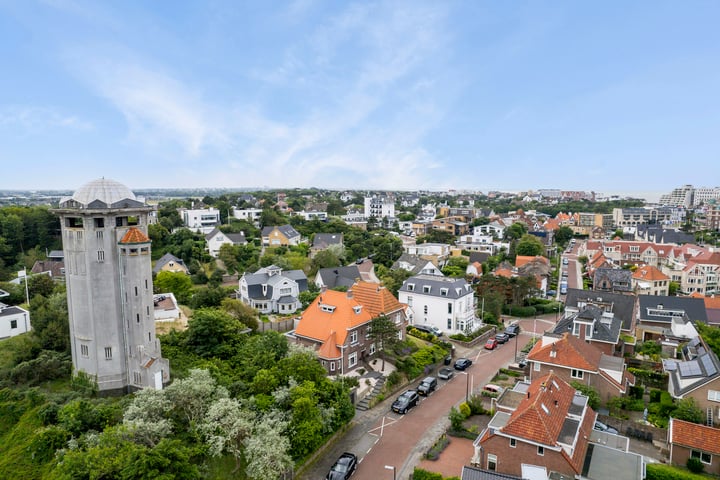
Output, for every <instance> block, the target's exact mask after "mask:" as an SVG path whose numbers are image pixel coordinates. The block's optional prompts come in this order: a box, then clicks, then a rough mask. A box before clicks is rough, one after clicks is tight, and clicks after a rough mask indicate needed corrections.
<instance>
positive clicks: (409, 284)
mask: <svg viewBox="0 0 720 480" xmlns="http://www.w3.org/2000/svg"><path fill="white" fill-rule="evenodd" d="M407 289H408V292H413V291H415V284H414V283H408V286H407Z"/></svg>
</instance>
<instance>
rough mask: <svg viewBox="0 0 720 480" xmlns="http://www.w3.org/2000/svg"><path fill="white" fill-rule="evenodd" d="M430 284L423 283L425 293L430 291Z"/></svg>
mask: <svg viewBox="0 0 720 480" xmlns="http://www.w3.org/2000/svg"><path fill="white" fill-rule="evenodd" d="M430 288H431V287H430V285H423V293H430Z"/></svg>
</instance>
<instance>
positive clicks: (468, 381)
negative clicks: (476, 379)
mask: <svg viewBox="0 0 720 480" xmlns="http://www.w3.org/2000/svg"><path fill="white" fill-rule="evenodd" d="M460 373H461V374H463V375H465V403H468V401H469V400H470V390H472V387H471V385H470V384H471V383H472V382H471V380H472V378H471V377H472V375H470V374H469V373H467V372H460Z"/></svg>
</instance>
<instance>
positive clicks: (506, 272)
mask: <svg viewBox="0 0 720 480" xmlns="http://www.w3.org/2000/svg"><path fill="white" fill-rule="evenodd" d="M493 275H495V276H496V277H505V278H512V277H513V271H512V270H510V269H509V268H496V269H495V271H494V272H493Z"/></svg>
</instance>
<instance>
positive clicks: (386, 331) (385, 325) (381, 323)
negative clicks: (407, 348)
mask: <svg viewBox="0 0 720 480" xmlns="http://www.w3.org/2000/svg"><path fill="white" fill-rule="evenodd" d="M368 335H369V336H370V339H371V340H372V341H373V342H375V345H376V347H377V350H378V352H380V357H381V358H382V368H383V370H384V369H385V350H386V349H387V348H392V347H393V346H395V344H396V343H397V342H398V341H399V330H398V326H397V325H395V322H393V321H392V319H390V318H389V317H387V316H386V315H380V316H378V317H375V318H373V319H372V320H371V321H370V329H369V330H368Z"/></svg>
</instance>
